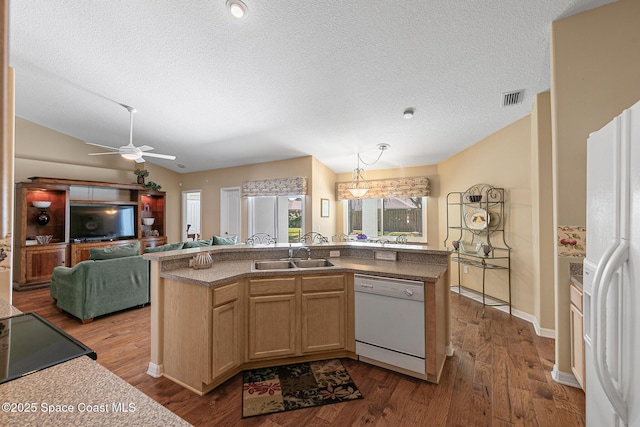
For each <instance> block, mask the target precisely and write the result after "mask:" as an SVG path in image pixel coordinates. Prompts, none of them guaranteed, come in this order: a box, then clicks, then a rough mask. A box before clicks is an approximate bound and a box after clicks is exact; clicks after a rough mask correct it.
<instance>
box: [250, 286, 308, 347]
mask: <svg viewBox="0 0 640 427" xmlns="http://www.w3.org/2000/svg"><path fill="white" fill-rule="evenodd" d="M296 282H297V278H296V277H293V276H291V277H274V278H265V279H250V280H249V313H248V321H249V331H248V332H249V334H248V337H249V346H248V358H249V359H252V360H253V359H264V358H275V357H282V356H293V355H295V354H296V343H297V339H296V329H297V328H296V325H297V323H298V320H297V319H298V317H297V313H296V311H297V310H296V308H297V307H296V306H297V304H296V299H297V298H296Z"/></svg>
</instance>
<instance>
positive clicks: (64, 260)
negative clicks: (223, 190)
mask: <svg viewBox="0 0 640 427" xmlns="http://www.w3.org/2000/svg"><path fill="white" fill-rule="evenodd" d="M29 179H30V180H31V182H20V183H17V184H16V195H15V197H16V203H15V227H14V235H13V239H14V242H13V244H14V251H15V254H16V255H17V256H15V257H14V270H13V271H14V272H15V273H14V274H15V275H14V283H13V286H14V289H16V290H23V289H28V288H30V287H33V286H41V285H43V284H47V283H48V282H50V281H51V273H52V272H53V269H54V268H55V267H57V266H60V265H64V266H67V267H73V266H74V265H76V264H77V263H79V262H80V261H84V260H87V259H89V250H90V249H91V248H96V247H100V248H104V247H110V246H119V245H126V244H128V243H131V242H134V241H139V242H140V251H141V252H142V251H144V249H145V248H148V247H154V246H159V245H163V244H165V243H166V242H167V237H166V231H165V226H166V224H165V222H166V219H165V213H166V208H165V194H166V193H165V192H164V191H155V190H149V189H148V188H147V187H145V186H144V185H140V184H114V183H108V182H97V181H81V180H72V179H57V178H42V177H32V178H29ZM33 202H51V204H50V206H49V207H47V208H38V207H36V206H34V204H33ZM71 205H89V206H93V205H96V206H100V205H107V206H133V207H134V216H135V222H134V224H135V226H134V230H133V234H134V235H133V236H132V237H130V238H126V239H117V238H109V236H106V237H102V238H96V239H72V238H71V237H70V230H71V223H70V221H71V215H70V208H71ZM43 214H45V216H46V217H47V218H44V219H43ZM143 218H154V223H153V225H143V223H142V219H143ZM45 220H46V221H45ZM43 235H51V236H53V237H52V239H51V241H50V242H48V243H44V244H39V243H38V242H37V241H36V240H35V239H36V237H35V236H43Z"/></svg>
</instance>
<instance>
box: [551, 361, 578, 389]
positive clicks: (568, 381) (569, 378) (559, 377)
mask: <svg viewBox="0 0 640 427" xmlns="http://www.w3.org/2000/svg"><path fill="white" fill-rule="evenodd" d="M551 378H552V379H553V380H554V381H555V382H557V383H559V384H564V385H568V386H570V387H575V388H582V387H580V384H579V383H578V380H576V377H575V376H574V375H573V374H572V373H568V372H561V371H560V370H559V369H558V365H553V370H552V371H551Z"/></svg>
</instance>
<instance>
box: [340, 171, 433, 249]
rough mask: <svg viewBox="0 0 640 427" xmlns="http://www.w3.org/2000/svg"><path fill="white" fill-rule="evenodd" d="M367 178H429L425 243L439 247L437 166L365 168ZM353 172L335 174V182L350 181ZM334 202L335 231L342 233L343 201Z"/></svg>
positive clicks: (343, 229)
mask: <svg viewBox="0 0 640 427" xmlns="http://www.w3.org/2000/svg"><path fill="white" fill-rule="evenodd" d="M366 172H367V177H366V179H368V180H375V179H389V178H411V177H416V176H426V177H428V178H429V186H430V187H429V188H430V196H429V199H428V200H427V244H428V245H429V246H432V247H436V248H437V247H440V246H441V243H442V242H441V241H440V239H439V237H438V197H439V195H440V194H441V192H440V177H439V176H438V167H437V166H436V165H424V166H412V167H406V168H390V169H379V170H367V171H366ZM352 179H353V174H352V173H351V172H348V173H340V174H337V175H336V180H335V182H351V180H352ZM332 194H333V200H335V188H333V191H332ZM335 204H336V213H337V215H336V233H342V232H344V231H346V230H345V228H344V227H345V223H344V209H343V207H344V202H342V201H339V202H337V201H336V202H335Z"/></svg>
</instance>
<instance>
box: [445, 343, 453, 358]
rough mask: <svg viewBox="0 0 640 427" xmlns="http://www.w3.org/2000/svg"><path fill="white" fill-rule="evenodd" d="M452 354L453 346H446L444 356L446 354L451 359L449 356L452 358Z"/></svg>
mask: <svg viewBox="0 0 640 427" xmlns="http://www.w3.org/2000/svg"><path fill="white" fill-rule="evenodd" d="M453 352H454V350H453V344H451V343H449V345H448V346H447V350H446V353H445V354H446V355H447V356H449V357H451V356H453Z"/></svg>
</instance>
